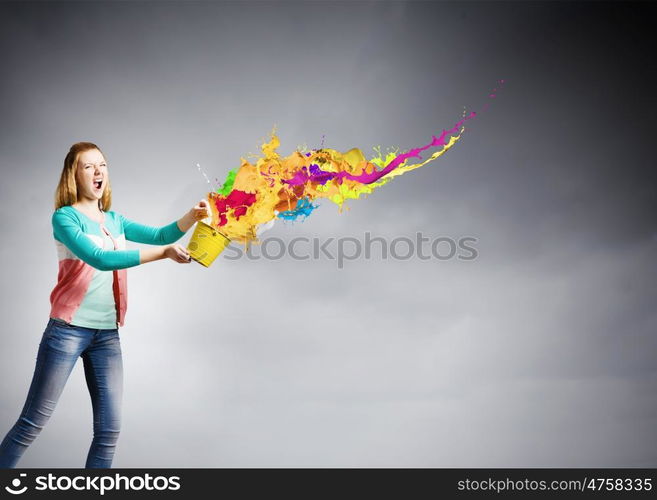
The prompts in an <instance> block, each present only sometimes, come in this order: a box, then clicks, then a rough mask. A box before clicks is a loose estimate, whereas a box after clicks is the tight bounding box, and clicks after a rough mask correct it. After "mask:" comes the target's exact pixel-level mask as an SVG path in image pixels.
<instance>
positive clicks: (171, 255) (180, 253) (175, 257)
mask: <svg viewBox="0 0 657 500" xmlns="http://www.w3.org/2000/svg"><path fill="white" fill-rule="evenodd" d="M164 256H165V257H166V258H168V259H171V260H172V261H174V262H180V263H181V264H189V263H190V262H191V261H192V257H191V256H190V255H189V252H188V251H187V249H186V248H185V247H184V246H182V245H178V244H177V243H174V244H173V245H167V246H166V247H164Z"/></svg>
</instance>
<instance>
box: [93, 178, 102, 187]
mask: <svg viewBox="0 0 657 500" xmlns="http://www.w3.org/2000/svg"><path fill="white" fill-rule="evenodd" d="M94 187H95V188H96V189H100V188H101V187H103V181H102V180H100V181H94Z"/></svg>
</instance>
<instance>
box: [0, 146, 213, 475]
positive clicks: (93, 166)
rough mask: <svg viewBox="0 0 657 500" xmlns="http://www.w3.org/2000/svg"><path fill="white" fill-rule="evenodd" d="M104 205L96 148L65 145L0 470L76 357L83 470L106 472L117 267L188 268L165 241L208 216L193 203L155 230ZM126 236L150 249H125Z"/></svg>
mask: <svg viewBox="0 0 657 500" xmlns="http://www.w3.org/2000/svg"><path fill="white" fill-rule="evenodd" d="M111 203H112V190H111V188H110V182H109V172H108V168H107V163H106V161H105V157H104V156H103V154H102V152H101V151H100V149H99V148H98V146H96V145H95V144H92V143H90V142H78V143H76V144H73V146H71V149H70V151H69V152H68V154H67V155H66V158H65V160H64V169H63V170H62V175H61V178H60V180H59V185H58V186H57V192H56V194H55V213H54V214H53V216H52V225H53V230H54V237H55V245H56V247H57V253H58V257H59V275H58V279H57V284H56V286H55V288H54V289H53V291H52V293H51V295H50V303H51V310H50V319H49V321H48V324H47V326H46V329H45V331H44V332H43V337H42V338H41V343H40V344H39V351H38V354H37V361H36V368H35V370H34V376H33V378H32V383H31V385H30V389H29V392H28V395H27V400H26V401H25V406H24V407H23V410H22V412H21V414H20V417H19V418H18V420H17V422H16V423H15V425H14V426H13V427H12V428H11V430H10V431H9V432H8V434H7V435H6V437H5V438H4V440H3V441H2V444H0V468H12V467H14V466H15V465H16V463H17V462H18V461H19V459H20V458H21V456H22V455H23V453H24V452H25V450H26V449H27V447H28V446H29V445H30V444H31V443H32V442H33V441H34V439H35V438H36V437H37V436H38V435H39V433H40V432H41V430H42V429H43V427H44V425H46V423H47V422H48V419H49V418H50V416H51V415H52V412H53V410H54V409H55V405H56V404H57V400H58V399H59V396H60V394H61V392H62V390H63V388H64V385H65V383H66V380H67V379H68V377H69V375H70V373H71V371H72V370H73V367H74V365H75V363H76V362H77V359H78V358H79V357H82V360H83V363H84V373H85V378H86V381H87V386H88V388H89V393H90V395H91V403H92V407H93V431H94V437H93V440H92V442H91V448H90V449H89V453H88V455H87V461H86V466H85V467H86V468H109V467H111V464H112V459H113V457H114V450H115V448H116V442H117V439H118V436H119V430H120V421H121V399H122V392H123V364H122V357H121V344H120V340H119V330H118V328H119V327H120V326H123V321H124V318H125V312H126V306H127V289H126V269H127V268H128V267H133V266H136V265H139V264H144V263H146V262H152V261H155V260H159V259H164V258H169V259H171V260H173V261H174V262H180V263H188V262H190V261H191V258H190V256H189V253H188V252H187V250H186V249H185V248H184V247H183V246H181V245H177V244H173V243H174V242H175V241H177V240H179V239H180V238H181V237H182V236H183V235H184V234H185V232H186V231H187V230H189V228H190V227H192V226H193V225H194V223H195V222H196V221H199V220H201V219H204V218H205V217H207V216H208V215H209V212H208V204H207V202H206V201H205V200H201V201H200V202H199V203H198V204H197V205H196V206H194V207H193V208H192V209H190V210H189V212H187V213H186V214H185V215H184V216H183V217H182V218H181V219H179V220H178V221H174V222H172V223H171V224H169V225H167V226H163V227H159V228H155V227H149V226H144V225H141V224H138V223H136V222H133V221H131V220H128V219H126V218H125V217H123V216H122V215H120V214H118V213H116V212H111V211H109V209H110V206H111ZM126 240H130V241H135V242H138V243H147V244H150V245H158V246H156V247H153V248H142V249H139V250H126V249H125V242H126Z"/></svg>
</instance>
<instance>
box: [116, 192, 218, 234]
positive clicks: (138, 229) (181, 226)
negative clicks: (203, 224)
mask: <svg viewBox="0 0 657 500" xmlns="http://www.w3.org/2000/svg"><path fill="white" fill-rule="evenodd" d="M209 215H210V214H209V205H208V203H207V201H205V200H201V201H200V202H199V203H198V204H197V205H196V206H195V207H193V208H191V209H190V210H189V212H187V213H186V214H185V215H183V216H182V217H181V218H180V219H178V220H177V221H175V222H172V223H171V224H168V225H166V226H162V227H152V226H145V225H143V224H139V223H137V222H134V221H131V220H130V219H126V218H125V217H124V216H123V215H121V214H118V216H119V218H120V219H121V222H122V224H123V232H124V233H125V237H126V239H127V240H130V241H135V242H137V243H146V244H147V245H168V244H170V243H173V242H175V241H178V240H179V239H180V238H182V236H183V235H184V234H185V233H186V232H187V231H189V228H191V227H192V226H193V225H194V223H196V221H199V220H202V219H205V218H206V217H208V216H209Z"/></svg>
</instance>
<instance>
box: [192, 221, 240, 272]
mask: <svg viewBox="0 0 657 500" xmlns="http://www.w3.org/2000/svg"><path fill="white" fill-rule="evenodd" d="M229 243H230V240H229V239H228V238H227V237H226V236H224V235H223V234H221V233H220V232H219V231H217V230H216V229H215V228H213V227H212V226H210V225H208V224H206V223H205V222H203V221H198V222H197V223H196V227H195V228H194V234H192V238H191V239H190V240H189V243H188V244H187V250H189V255H191V257H192V259H194V260H195V261H196V262H198V263H199V264H203V265H204V266H205V267H210V264H212V262H213V261H214V259H216V258H217V256H218V255H219V254H220V253H221V252H222V251H223V250H224V248H226V247H227V246H228V244H229Z"/></svg>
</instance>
